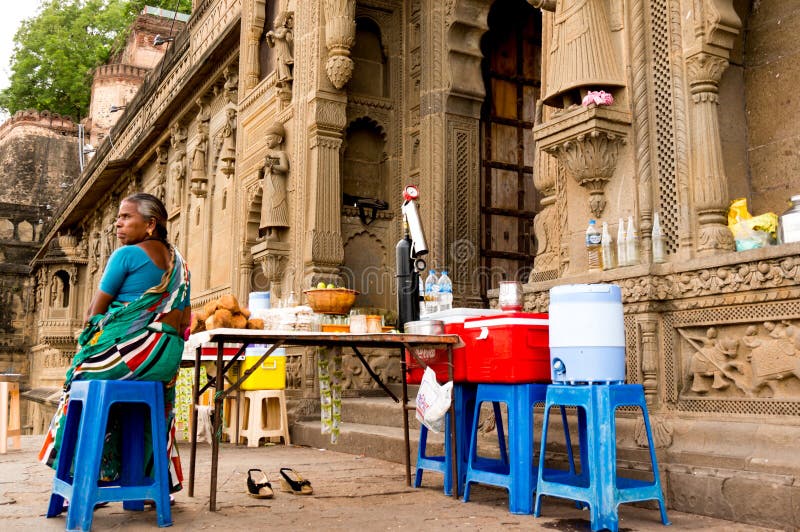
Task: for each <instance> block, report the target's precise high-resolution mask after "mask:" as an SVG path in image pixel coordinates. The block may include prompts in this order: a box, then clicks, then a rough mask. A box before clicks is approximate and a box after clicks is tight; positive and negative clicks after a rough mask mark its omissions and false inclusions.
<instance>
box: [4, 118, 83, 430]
mask: <svg viewBox="0 0 800 532" xmlns="http://www.w3.org/2000/svg"><path fill="white" fill-rule="evenodd" d="M77 149H78V141H77V127H76V125H75V124H74V123H73V122H72V120H70V119H69V118H68V117H61V116H59V115H56V114H50V113H47V112H42V113H38V112H36V111H20V112H18V113H16V114H15V115H14V116H13V117H11V118H10V119H9V120H7V121H6V122H5V123H3V124H2V125H1V126H0V182H2V183H3V187H2V189H1V190H0V372H3V371H14V372H17V373H22V374H23V375H25V381H24V383H23V386H24V387H27V386H29V385H30V375H31V373H30V372H31V370H32V369H33V368H34V367H35V366H34V365H33V364H32V359H31V357H30V348H31V346H33V344H34V343H35V341H36V338H37V334H38V333H37V327H36V324H37V314H36V306H37V304H36V298H35V290H34V287H35V282H34V278H32V277H31V268H30V263H31V260H32V259H33V258H34V256H35V255H36V253H37V251H38V250H39V249H40V247H41V245H42V236H43V235H42V231H43V227H44V226H45V224H47V223H48V222H49V221H50V217H51V216H52V213H53V211H54V209H55V207H56V202H57V201H58V198H60V197H63V196H64V194H65V191H67V190H69V189H70V188H71V187H72V185H73V183H74V181H75V179H76V178H77V176H78V151H77ZM23 411H24V413H23V425H24V426H26V427H27V426H29V425H30V423H29V416H28V415H27V411H26V409H23Z"/></svg>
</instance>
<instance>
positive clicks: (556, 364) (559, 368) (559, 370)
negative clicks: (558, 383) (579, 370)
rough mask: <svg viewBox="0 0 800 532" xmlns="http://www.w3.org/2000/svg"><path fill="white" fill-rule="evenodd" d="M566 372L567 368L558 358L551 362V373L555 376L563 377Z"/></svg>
mask: <svg viewBox="0 0 800 532" xmlns="http://www.w3.org/2000/svg"><path fill="white" fill-rule="evenodd" d="M566 372H567V367H566V366H565V365H564V362H563V361H562V360H561V359H560V358H556V359H554V360H553V373H555V374H556V375H562V376H563V375H564V373H566Z"/></svg>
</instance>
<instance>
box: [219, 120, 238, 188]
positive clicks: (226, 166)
mask: <svg viewBox="0 0 800 532" xmlns="http://www.w3.org/2000/svg"><path fill="white" fill-rule="evenodd" d="M235 129H236V108H234V107H228V108H227V109H226V110H225V125H224V126H223V127H222V131H221V133H220V135H221V136H222V148H221V149H220V153H219V158H220V161H221V162H222V165H221V169H222V173H223V174H225V175H231V174H233V172H234V166H235V163H236V135H235V134H234V131H235Z"/></svg>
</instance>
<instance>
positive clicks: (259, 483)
mask: <svg viewBox="0 0 800 532" xmlns="http://www.w3.org/2000/svg"><path fill="white" fill-rule="evenodd" d="M247 491H248V492H250V496H251V497H253V498H255V499H271V498H272V496H273V495H275V492H274V491H272V484H270V482H269V479H267V475H265V474H264V472H263V471H261V470H260V469H249V470H248V471H247Z"/></svg>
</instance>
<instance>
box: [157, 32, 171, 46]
mask: <svg viewBox="0 0 800 532" xmlns="http://www.w3.org/2000/svg"><path fill="white" fill-rule="evenodd" d="M174 40H175V37H162V36H161V35H156V36H155V38H154V39H153V46H160V45H162V44H164V43H165V42H172V41H174Z"/></svg>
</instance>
